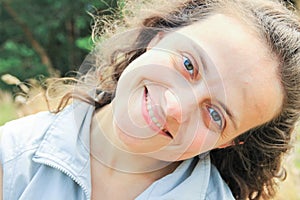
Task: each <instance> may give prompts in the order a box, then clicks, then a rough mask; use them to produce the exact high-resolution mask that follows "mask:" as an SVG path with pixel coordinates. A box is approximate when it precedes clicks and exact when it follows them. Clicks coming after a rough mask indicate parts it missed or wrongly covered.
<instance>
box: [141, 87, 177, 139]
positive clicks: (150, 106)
mask: <svg viewBox="0 0 300 200" xmlns="http://www.w3.org/2000/svg"><path fill="white" fill-rule="evenodd" d="M145 100H146V110H147V112H148V115H149V118H150V123H151V124H152V125H153V126H155V127H156V129H157V130H158V131H159V133H160V134H162V135H165V136H168V137H170V138H172V139H173V135H172V134H171V133H170V132H169V131H168V130H167V128H166V127H165V126H164V125H163V124H162V123H161V122H160V121H159V119H158V117H157V115H156V112H155V108H154V106H153V102H152V100H151V98H150V97H149V95H148V89H147V87H145Z"/></svg>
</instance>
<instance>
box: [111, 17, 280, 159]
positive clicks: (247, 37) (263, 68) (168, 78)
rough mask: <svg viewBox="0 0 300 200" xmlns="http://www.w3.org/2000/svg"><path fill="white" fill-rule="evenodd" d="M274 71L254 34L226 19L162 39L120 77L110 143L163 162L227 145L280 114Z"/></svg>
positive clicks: (211, 19) (272, 61)
mask: <svg viewBox="0 0 300 200" xmlns="http://www.w3.org/2000/svg"><path fill="white" fill-rule="evenodd" d="M277 66H278V62H277V61H276V58H274V56H271V54H270V53H269V51H268V49H267V47H266V45H265V44H263V43H262V42H261V41H260V40H259V39H258V37H257V36H256V34H255V33H254V32H252V31H251V30H250V29H249V28H247V27H246V26H245V25H243V23H241V22H240V21H238V20H236V19H235V18H231V17H228V16H225V15H221V14H217V15H213V16H211V17H209V18H207V19H206V20H203V21H200V22H197V23H194V24H192V25H190V26H187V27H184V28H181V29H179V30H177V31H175V32H172V33H167V34H160V35H158V36H157V37H156V38H155V39H153V41H152V42H151V44H150V45H149V49H148V50H147V51H146V52H145V53H144V54H143V55H141V56H140V57H138V58H137V59H136V60H134V61H133V62H132V63H130V65H129V66H128V67H127V68H126V69H125V71H124V72H123V73H122V75H121V78H120V80H119V82H118V86H117V91H116V96H115V99H114V101H113V103H112V108H113V114H114V125H115V130H116V132H115V133H116V134H115V135H113V136H110V137H112V138H113V139H112V141H114V143H115V144H116V145H117V146H119V147H120V148H122V149H123V150H125V151H129V152H134V153H139V154H145V155H147V156H150V157H154V158H157V159H161V160H167V161H174V160H182V159H187V158H190V157H193V156H195V155H198V154H200V153H203V152H206V151H208V150H211V149H214V148H219V147H222V146H226V145H227V144H228V143H230V142H231V141H232V140H233V139H234V138H235V137H237V136H239V135H240V134H242V133H243V132H245V131H247V130H249V129H251V128H253V127H256V126H258V125H261V124H263V123H265V122H267V121H269V120H271V119H272V118H273V117H274V116H276V115H277V114H278V113H279V111H280V107H281V104H282V99H283V93H282V91H281V86H280V81H279V79H278V78H277V73H276V71H277Z"/></svg>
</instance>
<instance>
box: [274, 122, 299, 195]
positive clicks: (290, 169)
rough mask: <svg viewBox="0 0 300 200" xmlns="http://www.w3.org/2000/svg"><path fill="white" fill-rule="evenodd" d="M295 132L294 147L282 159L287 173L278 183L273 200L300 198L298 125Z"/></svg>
mask: <svg viewBox="0 0 300 200" xmlns="http://www.w3.org/2000/svg"><path fill="white" fill-rule="evenodd" d="M296 133H297V136H298V137H297V140H296V141H295V147H294V149H293V151H292V153H291V154H290V155H288V157H287V159H286V160H285V161H284V165H285V168H286V169H287V173H288V174H287V179H286V180H285V181H284V182H282V183H280V184H279V191H278V195H277V196H276V198H275V200H285V199H288V200H299V199H300V193H299V191H300V127H299V128H298V130H297V131H296Z"/></svg>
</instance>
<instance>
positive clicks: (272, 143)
mask: <svg viewBox="0 0 300 200" xmlns="http://www.w3.org/2000/svg"><path fill="white" fill-rule="evenodd" d="M174 5H176V6H174ZM167 8H168V10H167V11H166V9H167ZM216 13H221V14H225V15H230V16H233V17H237V18H238V19H240V20H241V21H242V22H244V23H246V24H247V25H248V26H249V28H250V29H252V30H254V31H256V33H257V35H258V36H259V37H260V39H261V41H262V42H264V43H265V44H266V45H267V46H268V47H269V50H270V52H272V54H273V55H275V56H276V58H278V60H279V67H278V77H279V78H280V80H281V84H282V88H283V89H284V93H285V94H284V101H283V104H282V109H281V112H280V114H279V115H278V116H276V117H275V118H274V119H272V120H271V121H269V122H267V123H265V124H263V125H260V126H259V127H255V128H253V129H251V130H249V131H247V132H245V133H243V134H242V135H241V136H239V137H237V138H235V140H234V143H235V145H233V146H230V147H227V148H224V149H215V150H212V151H211V153H210V154H211V158H212V163H213V164H214V165H215V166H216V167H217V168H218V170H219V172H220V174H221V176H222V178H223V179H224V180H225V182H226V183H227V184H228V186H229V187H230V189H231V191H232V193H233V195H234V197H235V198H236V199H269V198H271V197H273V196H274V195H275V193H276V183H277V181H276V180H277V179H284V178H285V176H286V172H285V170H284V169H283V167H282V158H283V155H284V154H285V153H286V152H288V150H289V149H290V148H291V139H292V132H293V129H294V127H295V125H296V122H297V120H298V119H299V114H300V89H299V87H300V22H299V18H298V17H297V16H296V14H295V13H294V12H293V11H291V10H290V9H288V8H287V7H286V6H285V5H283V4H282V3H280V2H276V1H271V0H270V1H268V0H189V1H186V2H182V1H180V2H179V3H177V4H176V3H173V4H168V6H167V7H164V11H161V12H156V13H152V14H151V15H150V16H147V17H144V18H143V19H142V20H140V22H139V23H134V24H135V27H136V28H137V29H136V31H134V33H135V34H132V33H130V34H128V35H127V37H125V38H124V39H123V40H124V43H122V40H121V41H120V40H118V41H117V42H116V41H113V40H107V42H104V43H103V42H102V43H101V45H98V46H97V47H96V48H95V49H94V50H93V51H92V52H91V54H90V55H89V56H88V57H87V58H86V60H85V62H84V63H83V65H82V68H83V71H84V72H83V73H84V75H82V76H81V77H80V80H81V81H82V82H83V83H84V84H83V85H85V86H86V85H88V87H90V88H91V87H93V88H96V93H97V91H101V95H99V97H98V98H96V99H95V98H94V97H91V96H90V95H89V94H86V93H84V92H78V91H72V92H69V93H67V94H66V95H65V96H64V98H62V101H61V102H60V105H59V108H58V110H61V109H62V108H63V107H64V106H65V105H66V102H67V101H68V100H69V99H70V98H79V99H81V100H83V101H86V102H89V103H90V104H94V105H95V107H96V109H98V108H101V107H102V106H104V105H106V104H108V103H110V102H111V101H112V99H113V98H114V93H115V89H116V85H117V82H118V79H119V78H120V75H121V73H122V72H123V70H124V69H125V68H126V67H127V66H128V64H129V63H131V62H132V61H133V60H134V59H136V58H137V57H139V56H140V55H142V54H143V53H144V52H145V51H146V47H147V46H148V44H149V42H150V41H151V40H152V39H153V38H154V37H155V36H156V35H157V34H158V33H159V32H170V31H174V30H176V29H178V28H180V27H183V26H188V25H190V24H192V23H194V22H197V21H199V20H204V19H205V18H207V17H209V16H211V15H214V14H216ZM127 14H128V15H131V14H132V13H131V12H127ZM139 18H140V16H139ZM94 19H95V23H94V27H93V36H94V37H96V36H97V34H99V33H101V34H102V33H103V29H99V27H100V26H99V24H101V27H102V25H103V22H105V20H103V19H98V18H97V17H96V16H94ZM120 22H121V23H119V24H118V23H113V25H114V26H115V25H116V24H117V25H118V26H121V24H122V25H123V26H122V28H120V30H124V27H125V28H126V26H128V27H130V26H131V25H130V24H129V23H127V22H128V19H127V20H124V18H123V19H121V20H120ZM128 27H127V28H128ZM125 30H126V29H125ZM125 40H126V41H125ZM100 46H101V47H100ZM85 91H86V90H85ZM270 103H272V102H271V100H270Z"/></svg>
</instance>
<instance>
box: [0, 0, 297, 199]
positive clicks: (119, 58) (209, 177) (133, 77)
mask: <svg viewBox="0 0 300 200" xmlns="http://www.w3.org/2000/svg"><path fill="white" fill-rule="evenodd" d="M299 42H300V23H299V20H298V18H297V17H296V16H295V15H293V14H292V13H291V12H290V11H288V10H287V9H286V8H284V6H282V5H280V4H279V3H275V2H272V1H261V0H245V1H235V0H218V1H209V0H207V1H200V0H199V1H187V2H185V3H180V4H178V6H177V7H176V8H172V10H171V11H168V12H167V13H163V14H161V15H158V14H157V15H154V16H150V17H147V18H145V19H144V20H143V21H142V26H141V27H140V28H139V29H135V30H133V31H130V32H127V33H124V34H123V35H118V36H117V37H116V38H112V39H111V40H109V42H107V44H106V45H103V46H102V48H96V49H95V50H94V51H93V52H92V53H91V55H90V56H89V57H88V58H87V60H86V62H85V63H84V65H83V68H84V69H83V70H84V71H85V72H86V71H88V72H87V73H86V74H85V75H83V76H82V77H81V81H82V83H81V84H79V85H77V86H76V87H75V89H76V90H73V91H72V92H70V93H68V94H67V95H66V96H65V97H64V98H63V99H62V100H61V104H60V105H61V106H60V108H59V110H60V111H59V112H58V113H57V114H51V113H49V112H43V113H39V114H36V115H33V116H29V117H26V118H23V119H19V120H16V121H13V122H10V123H7V124H6V125H4V127H2V139H1V140H2V141H1V142H2V143H1V155H2V156H1V161H2V162H1V163H2V168H3V169H2V170H3V198H4V199H63V198H68V199H139V200H140V199H226V200H227V199H260V198H263V199H269V198H271V197H273V196H274V195H275V192H276V190H275V189H276V187H275V186H276V178H284V176H285V173H284V171H283V170H282V166H281V161H282V157H283V155H284V153H286V152H287V151H288V149H289V148H290V139H291V137H292V131H293V128H294V126H295V123H296V122H297V120H298V118H299V111H300V103H299V100H300V91H299V88H298V86H299V85H300V84H299V83H300V67H299V64H300V52H299V47H300V43H299ZM108 45H109V46H108ZM107 52H108V53H107ZM87 69H89V70H87ZM71 97H73V98H75V99H80V100H81V101H79V102H78V101H76V102H74V103H72V104H71V105H70V106H67V107H65V106H64V103H65V102H66V101H67V100H68V99H70V98H71ZM83 102H85V103H83Z"/></svg>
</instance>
